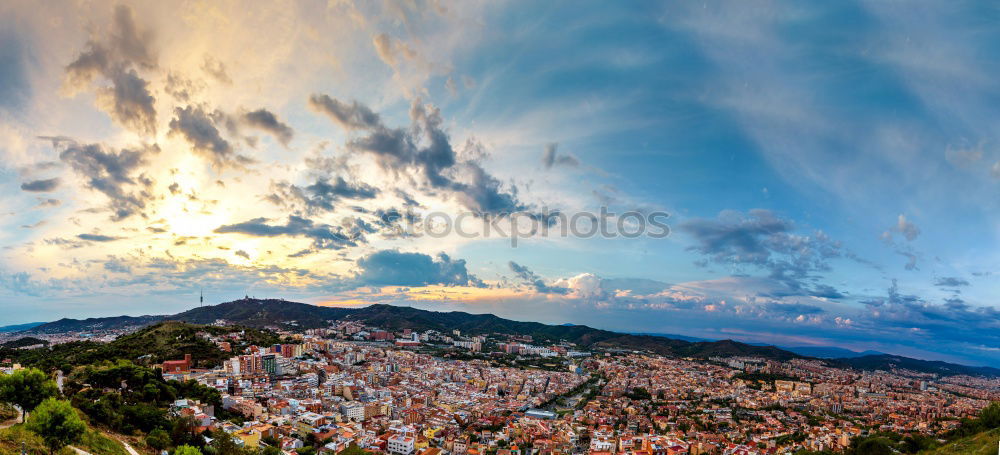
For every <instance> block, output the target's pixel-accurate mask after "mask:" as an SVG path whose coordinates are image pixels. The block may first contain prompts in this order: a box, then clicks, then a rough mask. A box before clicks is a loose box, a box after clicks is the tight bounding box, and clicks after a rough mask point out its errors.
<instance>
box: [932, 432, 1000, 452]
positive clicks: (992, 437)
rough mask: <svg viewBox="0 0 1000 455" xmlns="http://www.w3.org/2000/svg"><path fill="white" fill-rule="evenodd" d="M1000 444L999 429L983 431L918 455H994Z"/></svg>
mask: <svg viewBox="0 0 1000 455" xmlns="http://www.w3.org/2000/svg"><path fill="white" fill-rule="evenodd" d="M998 444H1000V428H995V429H993V430H990V431H984V432H982V433H979V434H975V435H972V436H969V437H965V438H962V439H959V440H957V441H954V442H950V443H948V444H945V445H943V446H941V447H938V448H936V449H931V450H925V451H923V452H920V455H995V454H996V453H997V446H998Z"/></svg>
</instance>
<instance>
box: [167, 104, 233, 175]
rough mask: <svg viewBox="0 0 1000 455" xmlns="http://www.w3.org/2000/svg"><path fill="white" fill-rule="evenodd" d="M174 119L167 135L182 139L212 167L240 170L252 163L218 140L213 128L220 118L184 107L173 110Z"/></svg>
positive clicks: (217, 131)
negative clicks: (177, 136)
mask: <svg viewBox="0 0 1000 455" xmlns="http://www.w3.org/2000/svg"><path fill="white" fill-rule="evenodd" d="M174 115H175V117H174V118H173V119H172V120H170V134H171V135H179V136H181V137H183V138H184V139H186V140H187V141H188V143H189V144H191V147H192V148H193V149H194V151H195V152H196V153H197V154H199V155H201V156H202V157H203V158H205V159H207V160H208V161H209V162H210V163H212V166H213V167H216V168H220V169H221V168H225V167H237V168H242V167H245V166H246V165H248V164H250V163H253V160H252V159H250V158H247V157H245V156H243V155H240V154H238V153H236V151H235V150H234V149H233V146H232V145H231V144H230V143H229V141H227V140H225V139H224V138H223V137H222V134H221V133H220V132H219V129H218V128H217V127H216V121H217V120H216V119H218V118H220V117H221V114H218V113H216V114H214V115H210V114H208V113H206V112H205V111H203V110H202V109H201V108H200V107H193V106H187V107H184V108H179V107H178V108H176V109H174Z"/></svg>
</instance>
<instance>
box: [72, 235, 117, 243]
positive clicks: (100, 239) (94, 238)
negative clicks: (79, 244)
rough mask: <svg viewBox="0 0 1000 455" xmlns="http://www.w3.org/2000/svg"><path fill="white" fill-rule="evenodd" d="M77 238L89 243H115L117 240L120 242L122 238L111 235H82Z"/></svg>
mask: <svg viewBox="0 0 1000 455" xmlns="http://www.w3.org/2000/svg"><path fill="white" fill-rule="evenodd" d="M76 238H78V239H80V240H86V241H88V242H113V241H115V240H118V239H119V238H120V237H111V236H109V235H101V234H80V235H77V236H76Z"/></svg>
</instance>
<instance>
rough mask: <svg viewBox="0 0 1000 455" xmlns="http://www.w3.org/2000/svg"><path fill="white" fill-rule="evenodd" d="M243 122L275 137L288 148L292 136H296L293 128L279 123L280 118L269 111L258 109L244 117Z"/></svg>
mask: <svg viewBox="0 0 1000 455" xmlns="http://www.w3.org/2000/svg"><path fill="white" fill-rule="evenodd" d="M243 121H244V122H246V124H247V125H250V126H251V127H254V128H257V129H260V130H263V131H266V132H268V133H270V134H272V135H274V137H275V139H277V140H278V141H279V142H281V143H282V144H284V145H286V146H287V145H288V141H291V140H292V136H293V135H294V134H295V133H294V131H293V130H292V128H291V127H289V126H288V125H286V124H284V123H282V122H281V121H279V120H278V117H277V116H275V115H274V114H273V113H272V112H271V111H268V110H267V109H258V110H256V111H253V112H247V113H246V114H244V115H243Z"/></svg>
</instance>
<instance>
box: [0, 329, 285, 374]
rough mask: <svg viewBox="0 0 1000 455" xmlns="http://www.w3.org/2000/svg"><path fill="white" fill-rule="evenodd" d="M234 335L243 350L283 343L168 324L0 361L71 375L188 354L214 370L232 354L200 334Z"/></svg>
mask: <svg viewBox="0 0 1000 455" xmlns="http://www.w3.org/2000/svg"><path fill="white" fill-rule="evenodd" d="M234 331H239V332H241V333H242V336H241V339H242V342H241V343H238V344H236V345H234V346H233V349H241V348H242V347H243V346H245V345H249V344H256V345H258V346H269V345H272V344H275V343H278V342H280V340H279V338H278V337H277V336H276V335H274V334H273V333H272V332H270V331H267V330H260V329H252V328H245V327H217V326H211V325H195V324H186V323H183V322H172V321H168V322H162V323H159V324H156V325H152V326H149V327H146V328H144V329H142V330H139V331H137V332H135V333H131V334H128V335H123V336H121V337H118V339H116V340H114V341H112V342H110V343H97V342H93V341H74V342H71V343H63V344H58V345H55V346H51V347H44V348H38V349H28V350H22V349H9V348H0V358H5V359H12V360H13V361H15V362H18V363H20V364H22V365H26V366H32V367H35V368H39V369H41V370H43V371H46V372H51V371H55V370H57V369H58V370H62V371H71V370H72V369H73V368H74V367H77V366H81V365H90V364H95V363H99V362H101V361H104V360H129V361H132V362H136V363H139V364H143V365H147V366H155V365H156V364H159V363H162V362H163V361H164V360H171V359H180V358H183V357H184V354H191V357H192V359H193V360H194V363H195V364H194V366H195V367H201V368H210V367H214V366H217V365H219V364H220V363H221V362H222V361H223V360H225V359H226V358H228V357H229V356H230V355H231V354H230V353H228V352H224V351H222V350H221V349H219V348H218V347H217V346H216V345H215V344H214V343H212V342H211V341H208V340H206V339H205V338H203V337H201V336H199V335H198V334H199V333H201V332H205V333H208V334H210V335H224V334H226V333H231V332H234Z"/></svg>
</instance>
